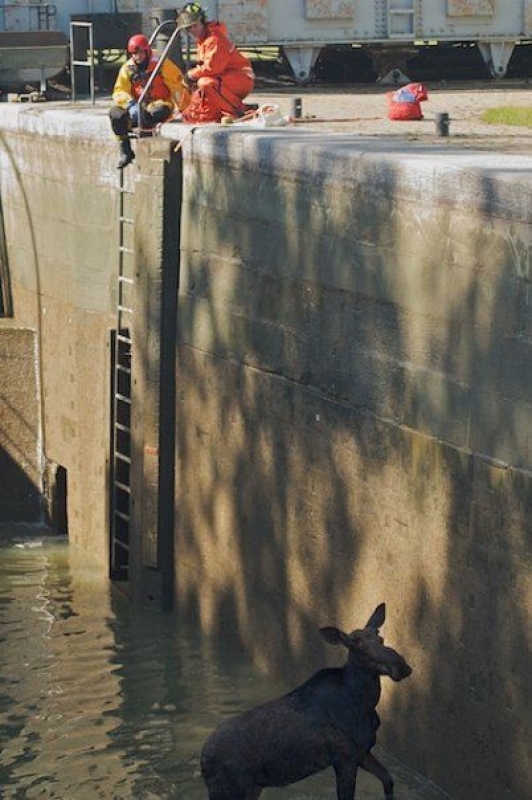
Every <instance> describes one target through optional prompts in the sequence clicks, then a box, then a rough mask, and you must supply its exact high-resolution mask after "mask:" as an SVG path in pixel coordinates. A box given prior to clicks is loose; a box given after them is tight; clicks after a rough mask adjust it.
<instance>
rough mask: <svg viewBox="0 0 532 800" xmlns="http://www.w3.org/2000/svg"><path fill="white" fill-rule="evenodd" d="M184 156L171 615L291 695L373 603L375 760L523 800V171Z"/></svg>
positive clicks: (243, 135)
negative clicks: (285, 683) (400, 674)
mask: <svg viewBox="0 0 532 800" xmlns="http://www.w3.org/2000/svg"><path fill="white" fill-rule="evenodd" d="M183 150H184V193H183V197H184V206H183V222H182V237H183V238H182V259H181V281H180V298H181V302H180V311H179V320H178V339H179V357H178V404H177V435H178V453H179V458H178V482H177V489H176V503H177V505H178V508H179V514H178V526H177V540H176V553H177V557H176V569H177V580H176V587H177V593H178V597H179V598H180V602H181V603H182V604H183V605H185V606H187V607H189V608H191V609H193V610H194V611H195V613H197V615H198V617H199V619H200V620H201V622H202V624H203V626H204V627H205V628H207V629H208V630H210V631H211V632H212V633H213V635H215V634H216V633H217V632H219V631H220V630H222V631H223V630H224V628H225V627H226V626H227V625H231V626H232V627H233V628H234V629H236V630H238V631H239V633H240V636H241V638H242V641H243V642H244V643H245V646H246V647H249V648H250V649H251V650H252V651H254V653H255V656H256V658H257V660H258V661H259V662H261V663H263V665H264V667H265V668H267V669H275V668H279V667H280V665H281V668H282V669H284V671H285V672H286V673H288V672H289V673H291V674H294V673H299V671H300V672H301V673H305V674H308V672H309V671H310V668H311V666H316V665H318V664H319V663H322V662H323V659H324V658H325V657H326V654H325V652H324V649H323V648H322V647H320V645H319V643H318V640H317V634H316V632H315V629H316V628H317V627H318V626H319V624H324V623H326V622H327V621H328V620H330V619H333V620H336V621H339V622H341V623H342V624H343V625H344V626H346V627H349V626H350V625H352V623H353V621H354V620H356V619H357V618H358V617H359V616H360V613H366V612H368V611H369V610H371V608H372V607H373V606H374V605H375V604H376V603H377V602H379V601H380V600H382V599H386V600H387V602H388V608H389V623H388V624H387V627H386V630H387V633H388V636H390V637H391V639H392V641H393V642H394V644H395V645H397V646H398V647H399V649H401V650H402V651H404V652H405V653H406V654H407V657H408V658H409V659H410V660H411V662H412V663H413V664H414V668H415V674H414V676H413V677H412V679H411V680H410V681H409V682H405V684H404V685H401V687H399V688H398V687H389V686H388V687H387V691H386V695H385V703H384V709H385V718H386V725H385V726H384V730H383V741H385V743H386V744H388V745H389V746H390V747H392V749H393V750H394V752H396V753H399V754H400V755H401V757H402V758H403V759H405V760H407V761H409V763H413V765H414V766H415V767H416V768H417V769H418V770H419V771H421V772H422V773H423V774H425V775H428V776H430V778H431V779H432V780H434V781H435V782H436V783H438V784H439V785H442V786H443V787H444V788H445V789H446V790H447V791H448V792H450V794H451V795H452V796H453V797H456V798H464V799H465V798H468V800H471V798H478V799H479V800H480V798H483V797H486V796H489V797H495V796H496V797H498V798H507V799H508V800H510V798H513V800H515V798H523V800H524V798H525V797H527V795H528V792H529V786H530V779H531V776H532V758H531V754H530V750H529V745H528V735H527V734H526V733H525V729H524V727H523V720H524V719H527V718H529V717H530V713H531V711H532V709H531V702H532V685H531V682H530V676H529V670H528V666H527V663H528V657H527V652H528V651H529V648H530V637H531V624H530V623H531V613H532V594H531V593H532V575H531V572H530V552H531V549H532V528H531V525H530V521H529V510H530V508H531V506H532V482H531V473H530V467H531V458H530V449H529V439H530V434H531V431H530V420H531V419H532V416H531V413H530V412H531V410H532V409H531V400H532V396H531V392H530V381H528V379H527V376H528V363H529V361H530V358H531V356H532V352H531V343H530V339H529V333H528V331H529V327H530V319H531V318H530V306H529V302H528V295H529V286H530V273H529V267H530V249H531V241H532V239H531V237H532V212H531V209H532V203H531V201H532V161H531V160H530V159H528V158H522V157H515V158H511V157H500V156H497V155H491V156H488V155H480V154H471V153H460V152H453V153H452V154H451V153H449V152H448V151H447V150H446V149H445V148H443V147H436V148H435V147H427V148H424V147H420V146H418V147H416V146H414V147H413V146H409V147H408V148H405V146H404V144H401V143H399V142H397V141H391V140H378V139H377V138H371V139H369V138H368V139H364V138H361V137H352V136H342V135H336V136H335V135H332V136H331V135H312V134H311V135H308V134H305V133H299V132H294V131H290V130H279V131H262V132H261V131H255V132H251V131H250V132H238V131H237V130H233V131H231V132H224V131H220V130H219V131H217V132H215V131H212V130H211V131H202V132H201V133H200V132H196V133H194V134H193V135H192V136H189V138H188V139H187V140H186V141H185V142H184V145H183ZM228 619H229V620H230V622H228ZM407 684H408V685H407Z"/></svg>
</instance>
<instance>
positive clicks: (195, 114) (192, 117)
mask: <svg viewBox="0 0 532 800" xmlns="http://www.w3.org/2000/svg"><path fill="white" fill-rule="evenodd" d="M182 119H183V122H190V123H202V122H220V121H221V119H222V112H221V111H220V109H219V108H218V107H215V106H214V105H213V103H209V101H208V99H207V98H206V97H205V93H204V92H203V91H202V90H201V89H197V90H196V91H195V92H194V93H193V95H192V97H191V98H190V103H189V104H188V106H187V107H186V108H185V110H184V111H183V114H182Z"/></svg>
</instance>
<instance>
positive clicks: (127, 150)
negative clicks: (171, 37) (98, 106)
mask: <svg viewBox="0 0 532 800" xmlns="http://www.w3.org/2000/svg"><path fill="white" fill-rule="evenodd" d="M127 52H128V54H129V56H130V58H129V59H128V60H127V61H126V63H125V64H123V65H122V67H121V68H120V72H119V73H118V77H117V79H116V83H115V86H114V89H113V103H114V105H113V107H112V108H111V110H110V112H109V116H110V118H111V127H112V129H113V132H114V134H115V135H116V136H117V137H118V139H119V144H120V159H119V161H118V165H117V167H118V169H124V167H127V165H128V164H130V163H131V162H132V161H133V159H134V158H135V153H134V152H133V149H132V147H131V142H130V140H129V132H130V131H131V129H132V128H138V127H139V126H140V125H142V128H143V129H151V128H154V127H155V125H157V124H159V123H160V122H164V121H165V120H167V119H168V118H169V117H170V116H171V115H172V113H173V112H174V111H175V110H176V109H179V110H180V111H182V110H183V109H184V108H186V106H187V103H188V100H189V99H190V91H189V90H188V89H187V88H186V87H185V86H184V84H183V74H182V73H181V70H180V69H179V67H178V66H177V65H176V64H174V62H173V61H171V60H170V59H168V58H167V59H165V60H164V61H163V63H162V65H161V68H160V70H159V72H158V73H157V74H156V76H155V78H153V81H152V83H151V85H150V88H149V89H148V94H147V95H146V97H145V98H144V100H143V102H142V109H139V100H140V97H141V95H142V93H143V91H144V88H145V87H146V84H147V83H148V81H149V80H150V79H151V77H152V73H153V71H154V69H155V67H156V66H157V64H158V63H159V58H158V56H157V55H156V54H155V53H154V52H153V50H152V48H151V47H150V44H149V41H148V39H147V37H146V36H144V35H143V34H136V35H135V36H132V37H131V38H130V40H129V41H128V43H127Z"/></svg>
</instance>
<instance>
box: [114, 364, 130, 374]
mask: <svg viewBox="0 0 532 800" xmlns="http://www.w3.org/2000/svg"><path fill="white" fill-rule="evenodd" d="M116 368H117V369H118V370H119V371H120V372H125V373H126V374H127V375H131V369H130V368H129V367H123V366H122V364H117V365H116Z"/></svg>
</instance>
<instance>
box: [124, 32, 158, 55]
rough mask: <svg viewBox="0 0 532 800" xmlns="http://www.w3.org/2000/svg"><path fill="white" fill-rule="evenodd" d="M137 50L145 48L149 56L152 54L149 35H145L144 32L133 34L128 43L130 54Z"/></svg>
mask: <svg viewBox="0 0 532 800" xmlns="http://www.w3.org/2000/svg"><path fill="white" fill-rule="evenodd" d="M137 50H145V51H146V52H147V54H148V56H150V55H151V52H152V51H151V47H150V43H149V41H148V37H147V36H144V34H143V33H137V34H135V36H132V37H131V39H130V40H129V42H128V43H127V52H128V53H129V54H130V55H133V53H136V52H137Z"/></svg>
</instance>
